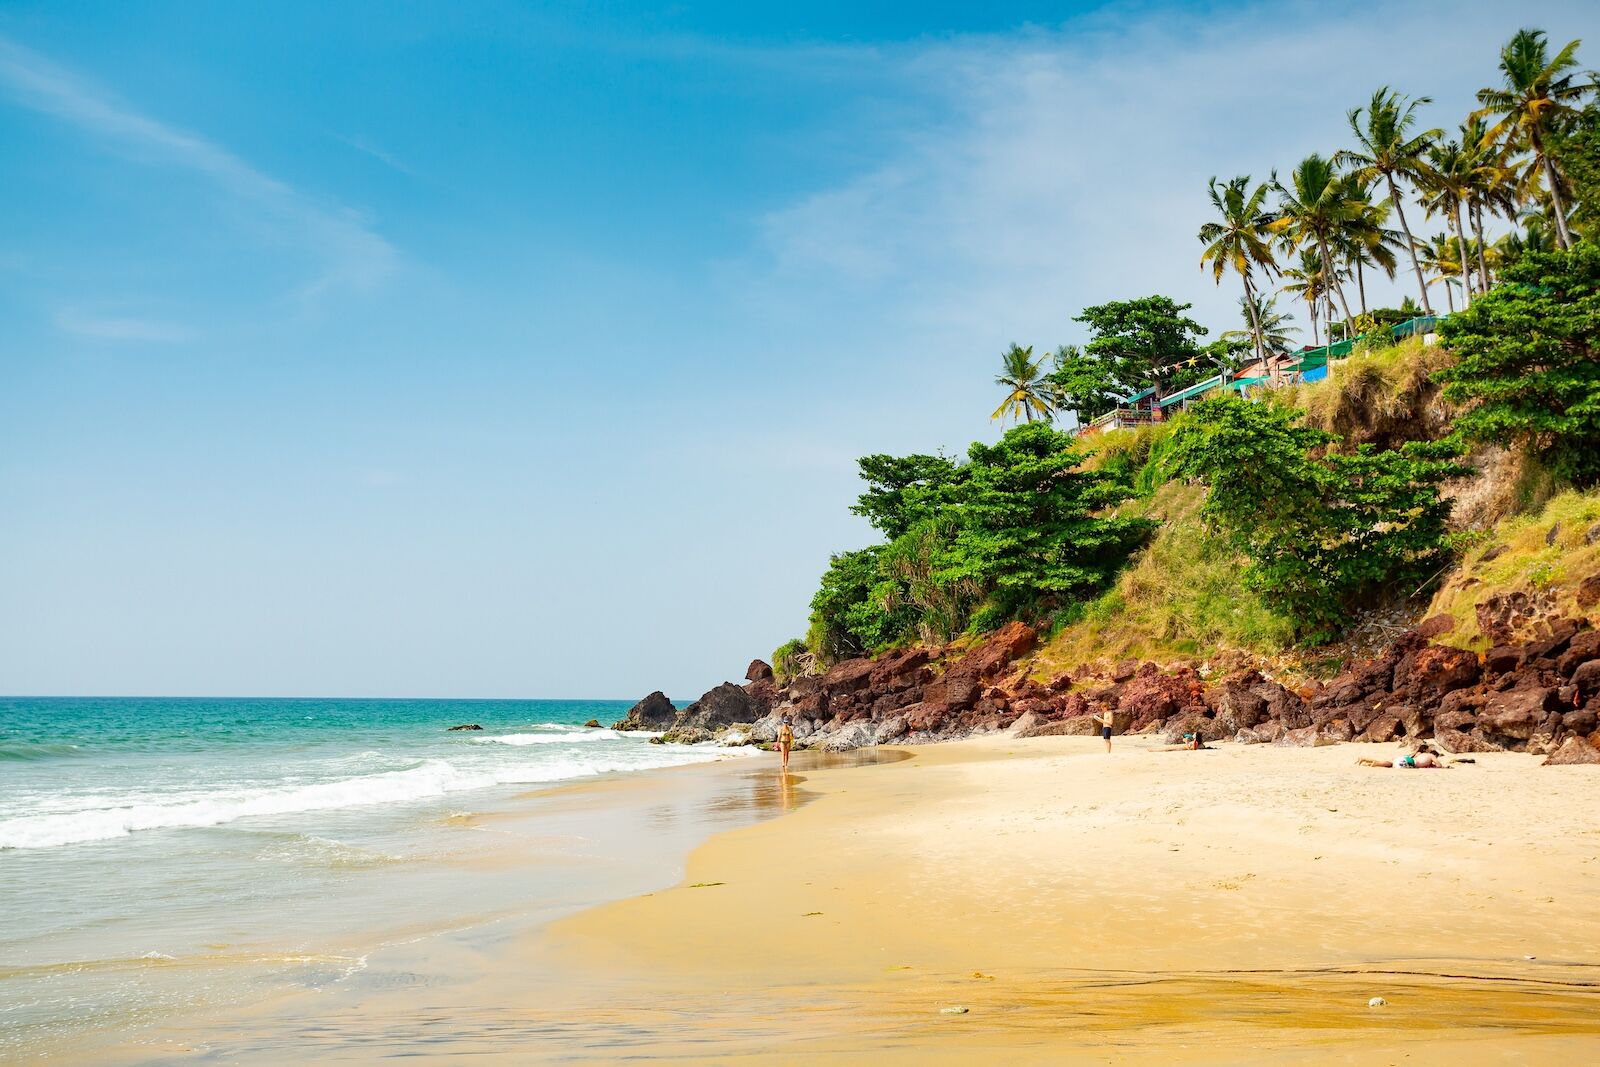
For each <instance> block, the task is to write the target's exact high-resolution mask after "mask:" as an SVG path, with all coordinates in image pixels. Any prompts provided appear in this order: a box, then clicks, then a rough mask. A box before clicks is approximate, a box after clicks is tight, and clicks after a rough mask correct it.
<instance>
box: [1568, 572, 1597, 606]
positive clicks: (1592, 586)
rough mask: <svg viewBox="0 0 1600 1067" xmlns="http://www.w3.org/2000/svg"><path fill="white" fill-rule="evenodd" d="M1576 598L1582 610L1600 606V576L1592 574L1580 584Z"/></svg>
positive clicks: (1575, 594)
mask: <svg viewBox="0 0 1600 1067" xmlns="http://www.w3.org/2000/svg"><path fill="white" fill-rule="evenodd" d="M1574 596H1575V597H1576V599H1577V601H1578V607H1580V608H1591V607H1594V606H1595V605H1596V604H1600V574H1591V575H1589V577H1587V578H1585V579H1584V580H1583V581H1581V582H1579V583H1578V588H1577V590H1576V591H1575V593H1574Z"/></svg>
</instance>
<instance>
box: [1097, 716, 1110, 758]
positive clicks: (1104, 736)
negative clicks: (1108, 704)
mask: <svg viewBox="0 0 1600 1067" xmlns="http://www.w3.org/2000/svg"><path fill="white" fill-rule="evenodd" d="M1098 718H1099V719H1100V739H1101V740H1102V741H1104V742H1105V743H1106V755H1108V756H1109V755H1110V754H1111V723H1112V721H1113V720H1112V717H1111V712H1110V710H1109V709H1108V710H1107V711H1106V712H1105V714H1103V715H1100V716H1099V717H1098Z"/></svg>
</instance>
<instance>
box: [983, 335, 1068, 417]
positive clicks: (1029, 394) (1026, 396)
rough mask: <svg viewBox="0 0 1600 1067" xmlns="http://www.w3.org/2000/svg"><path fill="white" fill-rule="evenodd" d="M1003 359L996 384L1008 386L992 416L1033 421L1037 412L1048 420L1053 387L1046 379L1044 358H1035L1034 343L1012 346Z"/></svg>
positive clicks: (1003, 355) (996, 377)
mask: <svg viewBox="0 0 1600 1067" xmlns="http://www.w3.org/2000/svg"><path fill="white" fill-rule="evenodd" d="M1000 360H1001V367H1002V370H1001V371H1000V373H999V374H998V375H996V376H995V380H994V384H996V385H1000V386H1004V387H1005V389H1006V398H1005V400H1003V401H1002V402H1001V404H1000V406H999V407H997V408H995V409H994V414H992V415H990V416H989V417H990V418H991V419H1003V418H1007V417H1009V418H1011V419H1014V420H1015V421H1017V422H1023V421H1027V422H1032V421H1033V417H1034V416H1035V415H1037V416H1039V417H1040V418H1041V419H1044V420H1046V421H1049V419H1050V416H1051V414H1052V412H1051V410H1050V389H1049V385H1048V384H1047V383H1046V382H1045V380H1044V361H1043V360H1041V359H1035V358H1034V356H1033V346H1032V345H1029V346H1028V347H1027V348H1023V347H1021V346H1020V345H1012V346H1011V347H1010V348H1008V349H1006V351H1005V352H1004V354H1002V355H1001V357H1000Z"/></svg>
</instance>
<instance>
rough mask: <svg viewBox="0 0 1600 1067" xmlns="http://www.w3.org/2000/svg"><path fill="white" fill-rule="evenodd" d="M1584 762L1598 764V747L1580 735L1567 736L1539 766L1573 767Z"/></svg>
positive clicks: (1599, 759) (1599, 760)
mask: <svg viewBox="0 0 1600 1067" xmlns="http://www.w3.org/2000/svg"><path fill="white" fill-rule="evenodd" d="M1585 764H1589V765H1593V764H1600V748H1595V747H1594V746H1593V745H1591V744H1590V743H1589V742H1587V741H1585V740H1584V739H1583V738H1581V737H1569V738H1567V739H1566V740H1565V741H1563V742H1562V743H1561V747H1559V748H1557V749H1556V750H1555V751H1554V752H1552V753H1550V755H1549V756H1548V757H1546V758H1545V761H1544V762H1543V763H1542V764H1540V766H1541V767H1574V766H1581V765H1585Z"/></svg>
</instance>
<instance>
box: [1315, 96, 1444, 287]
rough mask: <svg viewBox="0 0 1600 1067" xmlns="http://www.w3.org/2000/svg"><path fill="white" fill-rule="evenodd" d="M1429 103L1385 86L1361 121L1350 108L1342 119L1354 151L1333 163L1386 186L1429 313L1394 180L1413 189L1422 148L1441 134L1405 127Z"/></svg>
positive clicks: (1358, 110) (1357, 110)
mask: <svg viewBox="0 0 1600 1067" xmlns="http://www.w3.org/2000/svg"><path fill="white" fill-rule="evenodd" d="M1429 103H1432V101H1431V100H1429V99H1428V98H1427V97H1426V96H1419V97H1418V98H1417V99H1415V100H1407V99H1406V98H1405V97H1403V96H1400V95H1398V94H1396V93H1392V92H1390V91H1389V88H1388V87H1387V86H1385V87H1384V88H1382V89H1379V90H1378V91H1377V92H1375V93H1373V94H1372V100H1371V101H1370V102H1368V104H1367V107H1366V118H1365V120H1363V118H1362V109H1361V108H1359V107H1358V108H1355V109H1354V110H1352V111H1351V112H1349V114H1348V115H1347V116H1346V117H1347V118H1348V119H1349V120H1350V131H1351V132H1352V133H1354V134H1355V137H1356V143H1357V144H1358V145H1360V148H1359V149H1345V150H1344V151H1342V152H1339V153H1338V154H1337V155H1335V156H1334V160H1335V162H1337V163H1339V164H1340V165H1342V166H1352V167H1354V168H1355V171H1354V173H1355V175H1356V178H1357V180H1359V181H1362V182H1371V181H1375V180H1376V179H1378V178H1379V177H1381V178H1382V179H1383V181H1384V184H1385V185H1387V186H1388V188H1389V202H1390V203H1392V204H1393V205H1394V211H1395V215H1396V217H1397V218H1399V220H1400V229H1401V231H1403V232H1404V233H1405V235H1406V248H1407V249H1409V250H1410V252H1411V269H1412V270H1414V271H1416V274H1417V288H1418V290H1420V291H1421V293H1422V309H1423V310H1424V311H1425V312H1427V313H1428V314H1429V315H1432V314H1433V309H1432V308H1430V307H1429V306H1428V283H1427V282H1425V281H1423V279H1422V265H1421V264H1420V263H1418V262H1417V242H1416V238H1414V237H1413V236H1412V235H1411V227H1410V225H1408V224H1407V222H1406V212H1405V205H1404V203H1403V202H1402V197H1401V196H1400V185H1399V180H1400V179H1402V178H1404V179H1405V180H1406V181H1409V182H1410V183H1411V184H1413V185H1416V184H1417V179H1418V178H1419V177H1420V176H1421V174H1422V172H1423V169H1424V167H1423V163H1422V157H1423V154H1424V153H1425V152H1426V151H1427V150H1428V144H1429V142H1431V141H1432V140H1433V139H1434V138H1435V137H1438V136H1440V134H1441V133H1442V132H1443V131H1442V130H1423V131H1422V132H1421V133H1417V134H1413V133H1412V132H1411V128H1412V127H1413V126H1415V125H1416V123H1417V115H1416V111H1417V108H1419V107H1422V106H1423V105H1425V104H1429Z"/></svg>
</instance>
